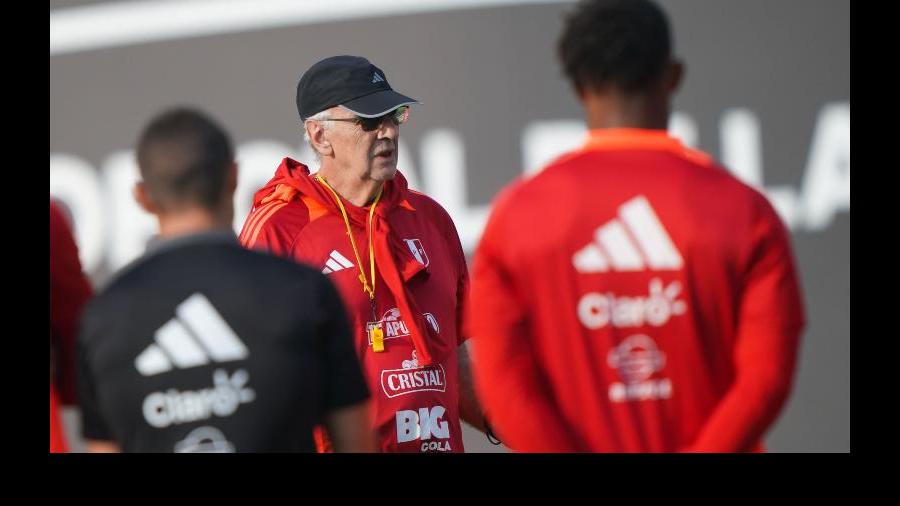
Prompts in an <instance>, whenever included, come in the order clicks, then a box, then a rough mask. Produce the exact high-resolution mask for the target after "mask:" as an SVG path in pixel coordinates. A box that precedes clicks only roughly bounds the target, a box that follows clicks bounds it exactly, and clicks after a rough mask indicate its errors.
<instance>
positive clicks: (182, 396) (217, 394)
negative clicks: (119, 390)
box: [143, 369, 256, 429]
mask: <svg viewBox="0 0 900 506" xmlns="http://www.w3.org/2000/svg"><path fill="white" fill-rule="evenodd" d="M249 381H250V375H249V374H248V373H247V371H245V370H243V369H238V370H237V371H235V373H234V374H232V375H231V376H230V377H229V376H228V373H227V372H225V370H223V369H216V371H215V372H214V373H213V387H212V388H206V389H203V390H185V391H178V390H176V389H174V388H170V389H169V390H166V391H165V392H153V393H152V394H150V395H148V396H147V397H146V398H145V399H144V404H143V412H144V419H145V420H147V423H149V424H150V425H152V426H153V427H156V428H158V429H163V428H166V427H168V426H170V425H176V424H180V423H187V422H196V421H198V420H206V419H209V418H211V417H212V416H213V415H215V416H218V417H223V418H224V417H226V416H231V415H232V414H234V412H235V411H237V409H238V407H240V405H241V404H246V403H248V402H252V401H253V399H255V398H256V393H255V392H254V391H253V390H252V389H250V388H248V387H247V383H249Z"/></svg>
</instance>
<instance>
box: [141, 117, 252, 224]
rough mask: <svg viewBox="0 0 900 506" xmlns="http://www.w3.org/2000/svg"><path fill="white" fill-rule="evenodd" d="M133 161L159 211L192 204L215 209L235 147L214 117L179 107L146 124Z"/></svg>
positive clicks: (232, 159)
mask: <svg viewBox="0 0 900 506" xmlns="http://www.w3.org/2000/svg"><path fill="white" fill-rule="evenodd" d="M137 160H138V167H139V168H140V172H141V178H142V179H143V180H144V185H145V187H146V188H147V192H148V193H149V194H150V197H151V198H152V199H153V200H154V203H155V204H156V205H157V206H159V207H160V208H161V209H162V210H171V209H173V208H181V207H185V206H192V205H199V206H201V207H204V208H206V209H210V210H214V209H215V208H216V207H217V206H218V205H219V203H220V201H221V196H222V189H223V187H224V185H225V179H226V177H227V174H228V168H229V167H230V166H231V164H232V162H234V150H233V149H232V145H231V140H230V139H229V137H228V134H227V133H226V132H225V129H223V128H222V127H221V126H219V124H218V123H217V122H216V121H215V120H213V119H212V118H211V117H209V116H208V115H206V114H205V113H203V112H200V111H198V110H196V109H191V108H188V107H179V108H173V109H170V110H167V111H165V112H163V113H161V114H159V115H158V116H156V117H155V118H153V119H152V120H151V121H150V123H149V124H148V125H147V126H146V127H145V128H144V131H143V132H142V133H141V136H140V138H139V140H138V146H137Z"/></svg>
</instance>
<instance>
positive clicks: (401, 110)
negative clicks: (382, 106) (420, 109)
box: [322, 105, 409, 132]
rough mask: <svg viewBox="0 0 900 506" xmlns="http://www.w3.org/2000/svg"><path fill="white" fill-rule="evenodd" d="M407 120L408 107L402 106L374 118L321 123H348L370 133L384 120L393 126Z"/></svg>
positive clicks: (360, 117)
mask: <svg viewBox="0 0 900 506" xmlns="http://www.w3.org/2000/svg"><path fill="white" fill-rule="evenodd" d="M408 119H409V106H408V105H402V106H400V107H398V108H396V109H394V110H393V111H391V112H389V113H387V114H383V115H381V116H378V117H375V118H363V117H362V116H357V117H355V118H326V119H323V120H322V121H350V122H353V123H356V124H357V125H359V126H361V127H362V129H363V131H365V132H371V131H373V130H377V129H378V128H379V127H380V126H381V124H382V123H383V122H384V120H390V121H391V123H393V124H394V125H402V124H403V123H406V121H407V120H408Z"/></svg>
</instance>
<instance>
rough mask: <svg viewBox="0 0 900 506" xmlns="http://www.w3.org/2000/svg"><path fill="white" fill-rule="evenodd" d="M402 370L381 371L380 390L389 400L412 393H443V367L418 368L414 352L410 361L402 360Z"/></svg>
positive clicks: (444, 375)
mask: <svg viewBox="0 0 900 506" xmlns="http://www.w3.org/2000/svg"><path fill="white" fill-rule="evenodd" d="M402 366H403V368H402V369H387V370H384V371H381V390H382V391H383V392H384V395H386V396H388V397H389V398H392V397H397V396H400V395H406V394H411V393H413V392H424V391H433V392H445V391H447V384H446V382H445V378H446V374H445V372H444V366H443V365H441V364H438V366H437V367H428V368H420V367H419V361H418V358H417V357H416V351H415V350H413V352H412V360H404V361H403V364H402Z"/></svg>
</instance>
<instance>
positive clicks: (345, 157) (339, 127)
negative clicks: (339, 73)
mask: <svg viewBox="0 0 900 506" xmlns="http://www.w3.org/2000/svg"><path fill="white" fill-rule="evenodd" d="M389 114H390V113H389ZM328 117H329V118H332V119H355V118H356V115H355V114H353V113H352V112H350V111H348V110H347V109H344V108H343V107H340V106H338V107H333V108H331V109H330V110H329V114H328ZM325 135H326V138H327V139H328V140H329V141H331V146H332V148H333V149H334V161H335V163H336V164H337V166H338V168H339V169H342V170H348V171H350V173H351V174H353V175H355V176H357V177H359V178H360V179H371V180H375V181H387V180H390V179H393V178H394V175H395V174H396V173H397V143H398V142H399V141H400V125H397V124H395V123H394V122H393V121H391V120H390V119H385V120H384V121H382V122H381V123H380V124H379V126H378V128H376V129H374V130H372V131H370V132H366V131H365V130H364V129H363V127H362V125H360V124H358V123H356V122H352V121H331V122H330V124H329V125H328V129H327V130H326V133H325Z"/></svg>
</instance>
